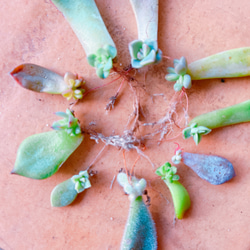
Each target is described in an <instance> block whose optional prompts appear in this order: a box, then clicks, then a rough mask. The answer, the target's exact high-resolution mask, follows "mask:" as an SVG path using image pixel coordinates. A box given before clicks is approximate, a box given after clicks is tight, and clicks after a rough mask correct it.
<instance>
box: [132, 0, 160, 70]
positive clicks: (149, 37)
mask: <svg viewBox="0 0 250 250" xmlns="http://www.w3.org/2000/svg"><path fill="white" fill-rule="evenodd" d="M130 3H131V5H132V7H133V11H134V14H135V17H136V22H137V28H138V40H134V41H132V42H131V43H129V52H130V56H131V64H132V67H133V68H136V69H138V68H142V67H144V66H146V65H149V64H154V63H158V62H160V61H161V59H162V52H161V50H160V49H158V43H157V33H158V0H130Z"/></svg>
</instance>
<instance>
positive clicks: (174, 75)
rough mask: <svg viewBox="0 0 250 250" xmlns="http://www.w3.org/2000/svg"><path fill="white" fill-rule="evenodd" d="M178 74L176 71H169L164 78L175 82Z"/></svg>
mask: <svg viewBox="0 0 250 250" xmlns="http://www.w3.org/2000/svg"><path fill="white" fill-rule="evenodd" d="M179 77H180V76H179V75H178V74H176V73H170V74H167V75H166V76H165V79H166V80H167V81H169V82H175V81H177V80H178V79H179Z"/></svg>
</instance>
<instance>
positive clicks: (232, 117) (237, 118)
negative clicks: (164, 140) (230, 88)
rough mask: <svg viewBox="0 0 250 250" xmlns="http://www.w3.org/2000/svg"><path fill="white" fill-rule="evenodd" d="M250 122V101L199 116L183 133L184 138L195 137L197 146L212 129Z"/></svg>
mask: <svg viewBox="0 0 250 250" xmlns="http://www.w3.org/2000/svg"><path fill="white" fill-rule="evenodd" d="M249 121H250V100H247V101H245V102H242V103H239V104H236V105H232V106H229V107H226V108H223V109H218V110H214V111H212V112H209V113H206V114H202V115H199V116H197V117H195V118H194V119H192V120H191V121H190V122H189V125H188V127H187V128H185V129H184V130H183V131H182V134H183V138H184V139H188V138H190V137H193V139H194V141H195V143H196V145H198V144H199V142H200V141H201V137H202V135H206V134H208V133H210V132H211V131H212V129H215V128H219V127H224V126H228V125H233V124H237V123H242V122H249Z"/></svg>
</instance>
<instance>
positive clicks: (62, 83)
mask: <svg viewBox="0 0 250 250" xmlns="http://www.w3.org/2000/svg"><path fill="white" fill-rule="evenodd" d="M10 75H11V76H12V77H13V78H14V79H15V80H16V81H17V83H18V84H20V86H22V87H23V88H26V89H29V90H32V91H35V92H40V93H49V94H62V95H63V96H64V97H65V98H67V100H70V99H71V98H72V97H73V98H74V99H81V98H82V93H84V91H85V90H84V89H82V85H83V84H84V83H85V82H84V81H83V79H82V78H78V77H77V76H76V75H74V74H72V73H70V72H67V73H66V74H65V76H64V78H63V77H62V76H60V75H58V74H57V73H55V72H53V71H51V70H49V69H46V68H44V67H41V66H39V65H36V64H30V63H25V64H21V65H19V66H17V67H15V68H14V69H13V70H12V71H11V72H10Z"/></svg>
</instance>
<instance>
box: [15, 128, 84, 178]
mask: <svg viewBox="0 0 250 250" xmlns="http://www.w3.org/2000/svg"><path fill="white" fill-rule="evenodd" d="M82 140H83V135H81V134H79V135H76V136H70V135H69V134H68V133H67V132H65V131H50V132H45V133H41V134H35V135H32V136H30V137H28V138H26V139H25V140H24V141H23V142H22V143H21V145H20V147H19V149H18V151H17V158H16V162H15V166H14V169H13V171H12V173H13V174H18V175H22V176H25V177H28V178H32V179H45V178H48V177H50V176H51V175H53V174H54V173H55V172H57V170H58V169H59V168H60V167H61V165H62V164H63V163H64V162H65V161H66V160H67V159H68V157H69V156H70V155H71V154H72V153H73V152H74V151H75V149H76V148H77V147H78V146H79V145H80V144H81V142H82Z"/></svg>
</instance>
